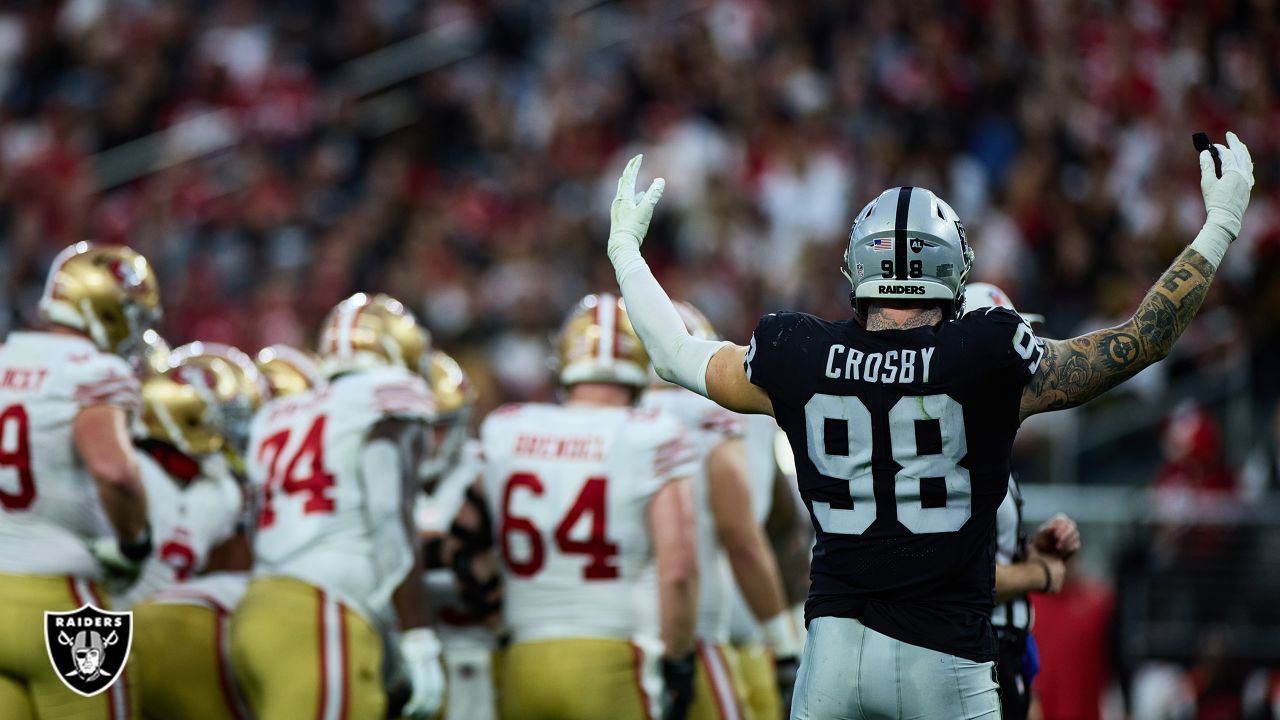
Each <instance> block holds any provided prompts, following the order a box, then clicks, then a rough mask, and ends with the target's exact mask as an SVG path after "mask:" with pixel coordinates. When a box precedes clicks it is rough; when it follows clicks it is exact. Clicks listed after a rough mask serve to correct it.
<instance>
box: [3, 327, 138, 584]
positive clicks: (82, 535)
mask: <svg viewBox="0 0 1280 720" xmlns="http://www.w3.org/2000/svg"><path fill="white" fill-rule="evenodd" d="M140 402H141V401H140V397H139V386H138V380H137V378H135V377H134V375H133V370H132V369H131V368H130V367H129V364H128V363H126V362H125V361H124V360H123V359H121V358H119V357H116V356H115V355H109V354H107V353H103V352H101V351H99V350H98V348H97V347H96V346H95V345H94V344H93V343H92V342H90V341H89V340H87V339H85V338H82V337H79V336H76V335H61V334H56V333H47V332H14V333H10V334H9V337H8V339H7V340H6V342H5V344H4V345H3V346H0V547H3V548H4V552H3V553H0V572H4V573H18V574H39V575H75V576H78V577H86V578H97V577H98V575H99V568H98V564H97V562H96V561H94V559H93V556H92V555H91V554H89V550H88V547H87V545H86V542H87V541H88V540H89V539H91V538H96V537H101V536H103V535H107V534H110V533H111V528H110V526H109V525H108V524H107V522H106V519H105V515H104V514H103V512H102V508H101V503H100V501H99V498H98V491H97V487H96V485H95V484H94V481H93V478H92V477H91V476H90V475H89V471H88V470H87V469H86V468H85V466H84V464H83V463H82V462H81V460H80V457H79V455H77V453H76V448H75V444H74V441H73V440H72V423H73V421H74V420H75V418H76V416H77V415H78V414H79V413H80V410H81V409H83V408H87V407H92V406H95V405H114V406H118V407H122V408H125V409H126V410H129V411H130V412H132V411H134V410H136V409H137V408H138V406H139V404H140Z"/></svg>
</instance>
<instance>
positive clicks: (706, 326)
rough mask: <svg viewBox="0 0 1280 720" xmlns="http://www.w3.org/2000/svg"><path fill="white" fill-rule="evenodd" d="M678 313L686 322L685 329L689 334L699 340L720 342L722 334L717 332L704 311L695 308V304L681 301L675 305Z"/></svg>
mask: <svg viewBox="0 0 1280 720" xmlns="http://www.w3.org/2000/svg"><path fill="white" fill-rule="evenodd" d="M675 306H676V313H678V314H679V315H680V319H681V320H683V321H684V327H685V329H686V330H688V331H689V334H690V335H692V336H694V337H695V338H698V339H699V340H719V339H720V334H719V333H717V332H716V328H715V326H714V325H712V324H711V321H710V320H708V319H707V316H706V315H703V314H702V311H701V310H699V309H698V308H696V307H694V306H693V303H689V302H685V301H684V300H681V301H680V302H677V303H675Z"/></svg>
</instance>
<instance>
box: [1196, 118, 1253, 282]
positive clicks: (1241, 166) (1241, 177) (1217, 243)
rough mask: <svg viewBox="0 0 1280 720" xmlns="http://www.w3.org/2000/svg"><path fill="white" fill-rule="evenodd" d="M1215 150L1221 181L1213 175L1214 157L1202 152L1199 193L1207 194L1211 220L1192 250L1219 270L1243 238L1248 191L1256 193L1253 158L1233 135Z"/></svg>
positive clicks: (1205, 202) (1206, 220) (1207, 210)
mask: <svg viewBox="0 0 1280 720" xmlns="http://www.w3.org/2000/svg"><path fill="white" fill-rule="evenodd" d="M1214 147H1215V148H1217V150H1218V158H1219V161H1220V162H1221V163H1222V177H1218V176H1217V174H1216V172H1215V171H1214V167H1213V155H1212V154H1210V152H1209V151H1208V150H1203V151H1201V152H1200V192H1201V193H1203V194H1204V207H1205V211H1206V212H1207V215H1208V217H1207V218H1206V219H1205V223H1204V228H1202V229H1201V230H1200V234H1198V235H1196V239H1195V240H1194V241H1193V242H1192V243H1191V247H1192V248H1194V249H1195V250H1196V251H1197V252H1199V253H1200V254H1201V255H1203V256H1204V257H1205V259H1207V260H1208V261H1209V262H1210V263H1212V264H1213V266H1214V267H1215V268H1216V267H1217V266H1218V264H1219V263H1221V262H1222V258H1223V256H1224V255H1226V252H1227V247H1228V246H1229V245H1230V244H1231V242H1232V241H1233V240H1235V239H1236V236H1238V235H1239V234H1240V223H1241V222H1242V221H1243V220H1244V211H1245V209H1246V208H1248V207H1249V191H1250V190H1252V189H1253V158H1252V157H1250V156H1249V148H1248V147H1246V146H1245V144H1244V143H1243V142H1241V141H1240V138H1238V137H1236V134H1235V133H1233V132H1229V133H1227V144H1226V145H1214Z"/></svg>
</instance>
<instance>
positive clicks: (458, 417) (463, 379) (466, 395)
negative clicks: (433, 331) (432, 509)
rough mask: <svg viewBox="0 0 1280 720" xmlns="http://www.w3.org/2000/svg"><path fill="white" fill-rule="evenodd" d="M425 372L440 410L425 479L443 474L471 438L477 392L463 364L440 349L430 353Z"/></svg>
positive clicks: (423, 473)
mask: <svg viewBox="0 0 1280 720" xmlns="http://www.w3.org/2000/svg"><path fill="white" fill-rule="evenodd" d="M421 374H422V376H423V377H424V378H426V380H427V383H428V384H429V385H430V386H431V394H432V395H435V398H436V408H437V411H438V413H439V415H438V417H437V419H436V421H435V422H433V423H432V424H431V428H432V432H434V433H435V438H434V440H435V442H433V443H431V445H433V446H434V447H435V452H433V453H432V455H431V457H429V458H427V459H426V460H424V461H423V462H422V467H421V468H420V469H419V474H420V475H421V476H422V479H423V480H424V481H427V482H430V481H433V480H436V479H438V478H440V476H442V475H444V473H446V472H448V471H449V469H450V468H451V467H453V464H454V463H455V462H457V460H458V453H459V452H461V450H462V445H463V443H465V442H466V439H467V429H468V425H469V424H470V422H471V409H472V408H473V407H475V404H476V395H477V393H476V390H475V388H474V387H472V385H471V380H470V379H469V378H468V377H467V373H466V372H465V371H464V370H463V369H462V366H461V365H459V364H458V362H457V361H456V360H454V359H453V358H452V357H449V356H448V355H446V354H445V353H443V352H441V351H439V350H432V351H431V352H430V353H428V354H427V355H426V362H425V363H424V367H423V368H422V373H421Z"/></svg>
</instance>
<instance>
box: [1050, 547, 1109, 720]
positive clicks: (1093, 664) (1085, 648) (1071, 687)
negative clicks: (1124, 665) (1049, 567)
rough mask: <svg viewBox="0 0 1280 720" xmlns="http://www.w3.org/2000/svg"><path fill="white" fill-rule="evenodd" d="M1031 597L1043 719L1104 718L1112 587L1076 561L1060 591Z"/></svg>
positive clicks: (1086, 719)
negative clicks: (1084, 572)
mask: <svg viewBox="0 0 1280 720" xmlns="http://www.w3.org/2000/svg"><path fill="white" fill-rule="evenodd" d="M1031 600H1032V607H1033V608H1034V610H1035V618H1036V620H1035V626H1034V627H1033V630H1032V634H1033V635H1035V638H1036V644H1037V645H1038V646H1039V648H1040V674H1039V675H1038V676H1036V684H1035V687H1036V693H1037V694H1038V696H1039V698H1040V705H1041V708H1042V710H1043V712H1044V720H1100V718H1101V717H1102V710H1101V703H1102V700H1103V694H1104V693H1105V692H1106V690H1107V687H1108V685H1109V683H1110V682H1111V669H1110V668H1111V663H1110V652H1109V644H1110V641H1111V638H1110V632H1111V615H1112V607H1113V602H1114V600H1113V597H1112V594H1111V591H1110V590H1109V589H1108V588H1107V586H1106V585H1104V584H1102V583H1100V582H1097V581H1095V580H1091V579H1088V578H1086V577H1083V576H1082V575H1080V573H1079V570H1078V568H1077V567H1075V563H1074V561H1073V563H1072V565H1071V566H1069V568H1068V571H1067V580H1066V583H1065V585H1064V586H1063V588H1062V592H1060V593H1058V594H1057V595H1032V596H1031Z"/></svg>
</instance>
